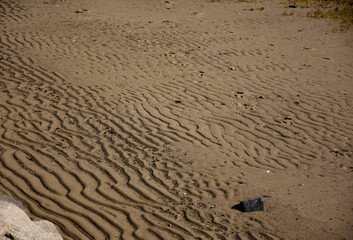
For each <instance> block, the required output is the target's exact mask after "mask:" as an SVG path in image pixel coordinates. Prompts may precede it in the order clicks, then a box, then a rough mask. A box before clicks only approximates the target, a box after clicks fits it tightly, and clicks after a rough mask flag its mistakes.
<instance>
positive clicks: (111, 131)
mask: <svg viewBox="0 0 353 240" xmlns="http://www.w3.org/2000/svg"><path fill="white" fill-rule="evenodd" d="M115 133H116V132H115V131H114V130H113V129H109V130H107V131H105V132H104V134H115Z"/></svg>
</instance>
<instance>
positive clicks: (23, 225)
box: [0, 201, 63, 240]
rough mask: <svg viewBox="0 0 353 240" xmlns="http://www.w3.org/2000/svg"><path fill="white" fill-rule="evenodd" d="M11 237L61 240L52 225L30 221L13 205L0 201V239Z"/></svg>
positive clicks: (19, 239)
mask: <svg viewBox="0 0 353 240" xmlns="http://www.w3.org/2000/svg"><path fill="white" fill-rule="evenodd" d="M9 236H11V237H12V238H14V239H16V240H62V239H63V238H62V237H61V235H60V233H59V232H58V231H57V230H56V228H55V226H54V224H53V223H51V222H49V221H46V220H40V221H32V220H31V219H30V218H29V217H28V216H27V214H26V213H25V212H24V211H23V210H22V209H21V208H19V207H17V206H16V205H15V204H12V203H8V202H6V201H0V239H8V238H7V237H9Z"/></svg>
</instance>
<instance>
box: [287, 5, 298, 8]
mask: <svg viewBox="0 0 353 240" xmlns="http://www.w3.org/2000/svg"><path fill="white" fill-rule="evenodd" d="M288 7H289V8H297V6H295V5H289V6H288Z"/></svg>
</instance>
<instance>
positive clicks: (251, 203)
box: [232, 197, 265, 212]
mask: <svg viewBox="0 0 353 240" xmlns="http://www.w3.org/2000/svg"><path fill="white" fill-rule="evenodd" d="M232 209H236V210H239V211H241V212H254V211H264V210H265V208H264V200H263V198H262V197H260V198H255V199H250V200H247V201H242V202H240V203H239V204H237V205H234V206H233V207H232Z"/></svg>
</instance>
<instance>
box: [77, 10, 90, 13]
mask: <svg viewBox="0 0 353 240" xmlns="http://www.w3.org/2000/svg"><path fill="white" fill-rule="evenodd" d="M86 12H88V10H87V9H78V10H76V11H75V13H86Z"/></svg>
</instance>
